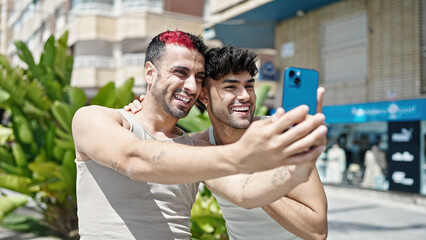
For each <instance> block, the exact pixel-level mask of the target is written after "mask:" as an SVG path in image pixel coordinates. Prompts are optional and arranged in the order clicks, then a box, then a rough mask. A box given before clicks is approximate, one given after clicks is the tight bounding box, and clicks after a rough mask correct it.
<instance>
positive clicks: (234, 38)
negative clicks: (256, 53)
mask: <svg viewBox="0 0 426 240" xmlns="http://www.w3.org/2000/svg"><path fill="white" fill-rule="evenodd" d="M337 1H339V0H309V1H307V0H302V1H295V0H275V1H272V2H268V3H265V4H263V5H261V6H259V7H257V8H255V9H252V10H249V11H247V12H244V13H242V14H240V15H238V16H234V17H232V18H231V19H228V20H226V21H224V22H220V23H217V24H215V25H213V26H211V27H210V28H208V29H206V31H207V32H214V39H219V40H221V41H222V42H223V43H224V44H225V45H233V46H236V47H244V48H275V26H276V24H277V23H279V22H280V21H282V20H284V19H287V18H291V17H294V16H296V13H297V12H304V13H306V12H309V11H311V10H314V9H316V8H319V7H322V6H325V5H328V4H330V3H333V2H337Z"/></svg>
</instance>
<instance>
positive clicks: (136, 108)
mask: <svg viewBox="0 0 426 240" xmlns="http://www.w3.org/2000/svg"><path fill="white" fill-rule="evenodd" d="M129 107H130V110H131V111H132V113H137V112H139V111H140V110H142V105H141V102H139V101H138V100H133V102H132V103H130V104H129Z"/></svg>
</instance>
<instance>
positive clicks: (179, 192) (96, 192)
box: [76, 110, 198, 240]
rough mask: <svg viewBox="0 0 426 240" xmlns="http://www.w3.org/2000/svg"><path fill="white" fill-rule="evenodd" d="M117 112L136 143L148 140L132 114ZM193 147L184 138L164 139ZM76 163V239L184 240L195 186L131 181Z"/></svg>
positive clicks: (101, 168) (87, 163) (89, 164)
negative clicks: (78, 237)
mask: <svg viewBox="0 0 426 240" xmlns="http://www.w3.org/2000/svg"><path fill="white" fill-rule="evenodd" d="M119 111H120V113H121V114H122V115H123V116H124V117H125V118H126V119H127V120H128V121H129V123H130V125H131V128H130V131H132V132H133V133H134V134H135V135H136V136H137V137H138V138H140V139H154V137H153V136H152V135H150V134H149V133H148V132H147V131H145V129H144V128H143V127H142V125H140V124H139V123H138V122H137V121H136V120H135V119H134V118H133V116H132V115H130V114H128V113H126V112H125V111H123V110H119ZM170 141H173V142H179V143H183V144H188V145H193V142H192V140H191V139H190V138H189V136H188V135H186V134H184V135H182V136H179V137H177V138H173V139H170ZM76 163H77V208H78V210H77V214H78V224H79V234H80V237H81V238H80V239H81V240H92V239H97V240H98V239H117V240H122V239H126V240H127V239H138V240H140V239H149V240H152V239H185V240H187V239H189V238H190V237H191V233H190V229H189V227H190V221H189V220H190V213H191V208H192V205H193V204H194V201H195V197H196V194H197V190H198V183H188V184H177V185H163V184H157V183H151V182H139V181H133V180H131V179H130V178H128V177H126V176H124V175H122V174H120V173H118V172H116V171H114V170H112V169H110V168H107V167H104V166H101V165H99V164H97V163H96V162H95V161H93V160H87V161H84V162H80V161H76Z"/></svg>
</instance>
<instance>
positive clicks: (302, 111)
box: [268, 105, 309, 134]
mask: <svg viewBox="0 0 426 240" xmlns="http://www.w3.org/2000/svg"><path fill="white" fill-rule="evenodd" d="M308 111H309V108H308V106H306V105H302V106H299V107H297V108H295V109H293V110H291V111H289V112H287V113H286V114H283V112H281V111H280V115H281V116H276V117H275V118H276V120H275V121H273V122H271V124H270V125H269V126H268V127H270V128H271V129H270V131H272V132H273V133H275V134H281V133H282V132H284V131H285V130H287V129H288V128H290V127H291V126H293V125H296V124H298V123H300V122H302V121H303V120H304V119H305V118H306V116H307V114H308ZM281 113H282V114H281Z"/></svg>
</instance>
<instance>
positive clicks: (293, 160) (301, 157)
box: [282, 146, 325, 165]
mask: <svg viewBox="0 0 426 240" xmlns="http://www.w3.org/2000/svg"><path fill="white" fill-rule="evenodd" d="M324 149H325V146H317V147H314V148H312V149H311V150H309V151H306V152H303V153H299V154H295V155H293V156H291V157H288V158H287V159H286V160H285V161H284V162H283V163H282V164H283V165H293V164H304V163H307V162H310V161H314V162H315V161H316V159H318V157H319V156H320V155H321V153H322V152H323V151H324Z"/></svg>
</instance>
